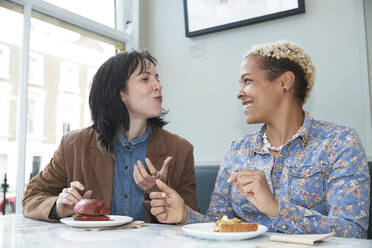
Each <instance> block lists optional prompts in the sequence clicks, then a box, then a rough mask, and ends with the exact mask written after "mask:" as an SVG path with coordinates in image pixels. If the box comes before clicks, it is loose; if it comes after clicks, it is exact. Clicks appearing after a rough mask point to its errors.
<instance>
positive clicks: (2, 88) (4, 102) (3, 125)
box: [0, 81, 11, 142]
mask: <svg viewBox="0 0 372 248" xmlns="http://www.w3.org/2000/svg"><path fill="white" fill-rule="evenodd" d="M10 96H11V86H10V84H9V83H8V82H4V81H0V106H1V107H0V116H1V121H0V139H1V138H5V139H4V142H5V141H7V138H8V136H9V120H10V112H9V108H10V103H11V102H10ZM0 142H1V141H0Z"/></svg>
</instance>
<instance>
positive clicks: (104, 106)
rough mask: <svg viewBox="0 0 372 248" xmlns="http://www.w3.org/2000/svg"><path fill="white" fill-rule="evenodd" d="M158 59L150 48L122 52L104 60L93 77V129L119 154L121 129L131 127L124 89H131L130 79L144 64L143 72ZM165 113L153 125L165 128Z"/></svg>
mask: <svg viewBox="0 0 372 248" xmlns="http://www.w3.org/2000/svg"><path fill="white" fill-rule="evenodd" d="M149 62H150V63H152V64H153V65H156V64H157V61H156V59H155V58H154V57H152V56H151V54H150V53H149V52H147V51H135V50H130V51H127V52H123V53H119V54H117V55H115V56H113V57H111V58H109V59H108V60H107V61H106V62H104V63H103V64H102V65H101V67H100V68H99V69H98V71H97V72H96V74H95V75H94V77H93V81H92V86H91V89H90V94H89V107H90V111H91V115H92V121H93V125H92V128H93V129H94V130H95V131H96V132H97V134H98V145H99V147H100V148H101V149H103V150H104V151H105V152H107V153H109V154H111V155H113V156H114V157H115V152H116V151H115V149H116V134H117V132H118V130H119V129H121V128H123V129H124V131H128V129H129V124H130V123H129V122H130V118H129V112H128V109H127V107H126V105H125V104H124V102H123V101H122V99H121V96H120V92H121V91H126V90H127V81H128V79H129V78H130V76H131V75H132V74H133V72H134V71H135V70H136V69H137V67H138V66H139V67H140V73H143V72H144V71H145V70H146V69H147V68H148V66H149ZM165 114H166V112H164V111H162V114H161V116H159V117H156V118H150V119H148V123H149V124H150V125H151V126H152V127H160V128H162V127H163V126H164V125H166V124H167V122H166V121H165V120H163V119H162V117H163V116H164V115H165Z"/></svg>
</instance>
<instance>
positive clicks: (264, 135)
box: [262, 127, 301, 152]
mask: <svg viewBox="0 0 372 248" xmlns="http://www.w3.org/2000/svg"><path fill="white" fill-rule="evenodd" d="M266 130H267V128H265V132H264V133H263V135H262V138H263V143H264V145H265V146H266V147H267V149H268V150H269V151H272V152H279V151H280V150H281V149H282V148H283V146H284V145H285V144H286V143H287V142H285V143H284V144H283V145H281V146H279V147H277V146H273V145H271V143H270V141H269V140H268V138H267V134H266ZM300 131H301V127H300V128H299V129H298V131H297V132H296V133H295V135H293V136H292V138H291V139H290V140H292V139H293V138H294V137H296V136H297V135H298V134H299V133H300Z"/></svg>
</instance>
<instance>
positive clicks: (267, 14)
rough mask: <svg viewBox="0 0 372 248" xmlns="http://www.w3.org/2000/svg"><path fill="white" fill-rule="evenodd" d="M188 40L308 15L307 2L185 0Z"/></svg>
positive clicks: (281, 0) (277, 0)
mask: <svg viewBox="0 0 372 248" xmlns="http://www.w3.org/2000/svg"><path fill="white" fill-rule="evenodd" d="M183 7H184V16H185V33H186V37H194V36H198V35H203V34H208V33H212V32H217V31H221V30H226V29H230V28H236V27H241V26H244V25H249V24H254V23H259V22H264V21H268V20H273V19H277V18H281V17H285V16H291V15H296V14H301V13H305V0H275V1H272V0H183Z"/></svg>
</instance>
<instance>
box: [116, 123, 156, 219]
mask: <svg viewBox="0 0 372 248" xmlns="http://www.w3.org/2000/svg"><path fill="white" fill-rule="evenodd" d="M150 133H151V127H150V126H149V127H148V128H147V130H146V132H145V133H144V134H142V135H141V136H140V137H138V138H136V139H134V140H132V141H127V140H126V139H125V137H124V135H122V134H121V133H120V134H118V144H117V146H116V157H117V160H115V163H114V192H113V197H112V207H111V214H114V215H126V216H130V217H133V219H134V220H143V221H144V220H145V210H144V207H143V199H142V197H143V190H142V189H141V188H140V187H138V186H137V184H136V182H135V181H134V178H133V171H134V164H136V163H137V160H140V161H141V162H142V164H143V165H145V157H146V152H147V146H148V143H149V136H150Z"/></svg>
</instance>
